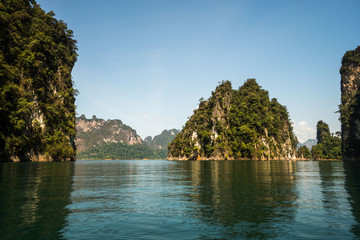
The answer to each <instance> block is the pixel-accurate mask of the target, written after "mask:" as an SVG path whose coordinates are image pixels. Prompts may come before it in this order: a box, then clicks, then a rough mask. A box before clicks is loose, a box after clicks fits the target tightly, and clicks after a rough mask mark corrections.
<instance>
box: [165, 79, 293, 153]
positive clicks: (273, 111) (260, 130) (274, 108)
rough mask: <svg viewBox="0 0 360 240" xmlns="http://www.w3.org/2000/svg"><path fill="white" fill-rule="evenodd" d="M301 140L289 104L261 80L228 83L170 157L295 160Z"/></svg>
mask: <svg viewBox="0 0 360 240" xmlns="http://www.w3.org/2000/svg"><path fill="white" fill-rule="evenodd" d="M295 154H296V138H295V136H294V134H293V132H292V126H291V123H290V121H289V117H288V112H287V110H286V107H284V106H282V105H280V104H279V103H278V102H277V100H276V99H272V100H271V101H270V99H269V96H268V92H267V91H265V90H263V89H261V87H260V86H259V85H258V84H257V83H256V81H255V79H249V80H248V81H247V82H245V83H244V85H243V86H242V87H240V88H239V90H233V89H232V88H231V83H230V82H229V81H226V82H222V83H221V84H220V85H219V86H218V87H217V88H216V90H215V92H213V93H212V96H211V97H210V98H209V99H208V100H206V101H203V100H200V104H199V107H198V109H196V110H194V114H193V115H192V116H191V117H190V119H189V120H188V121H187V122H186V124H185V127H184V128H183V129H182V131H181V132H180V133H179V134H178V135H177V136H176V138H175V139H174V141H172V142H171V144H170V145H169V154H168V160H232V159H234V160H242V159H259V160H270V159H278V160H284V159H287V160H292V159H296V155H295Z"/></svg>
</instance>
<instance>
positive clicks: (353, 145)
mask: <svg viewBox="0 0 360 240" xmlns="http://www.w3.org/2000/svg"><path fill="white" fill-rule="evenodd" d="M341 64H342V66H341V68H340V74H341V105H340V114H341V133H342V134H341V138H342V153H343V159H344V160H359V161H360V147H359V146H360V89H359V88H360V47H357V48H356V49H355V50H352V51H347V52H346V53H345V55H344V56H343V59H342V62H341Z"/></svg>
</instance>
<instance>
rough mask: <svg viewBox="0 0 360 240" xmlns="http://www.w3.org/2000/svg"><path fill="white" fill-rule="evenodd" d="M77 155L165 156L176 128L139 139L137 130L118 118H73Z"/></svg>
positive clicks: (128, 157) (119, 157)
mask: <svg viewBox="0 0 360 240" xmlns="http://www.w3.org/2000/svg"><path fill="white" fill-rule="evenodd" d="M76 130H77V137H76V140H75V144H76V147H77V158H78V159H166V156H167V152H168V150H167V145H168V144H169V142H171V141H172V140H173V139H174V137H175V136H176V134H177V133H178V132H179V130H177V129H171V130H164V131H162V133H161V134H159V135H156V136H154V138H152V137H151V136H149V137H147V138H145V140H142V139H141V137H140V136H139V135H137V133H136V130H135V129H133V128H131V127H130V126H128V125H126V124H124V123H123V122H122V121H121V120H118V119H113V120H104V119H101V118H97V117H96V116H95V115H94V116H93V117H92V118H91V119H87V118H86V117H85V115H81V116H80V117H78V118H76Z"/></svg>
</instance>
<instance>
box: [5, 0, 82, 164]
mask: <svg viewBox="0 0 360 240" xmlns="http://www.w3.org/2000/svg"><path fill="white" fill-rule="evenodd" d="M53 16H54V14H53V13H52V12H50V13H45V12H44V11H43V10H42V9H41V8H40V7H39V5H37V4H36V2H35V1H34V0H31V1H30V0H27V1H26V0H4V1H2V2H1V3H0V36H1V37H0V76H1V81H0V146H1V147H0V159H1V160H2V161H8V160H9V159H10V158H12V157H18V158H20V160H21V161H28V160H29V159H30V157H31V156H32V155H39V154H43V155H46V156H49V157H50V158H52V159H57V160H61V159H64V158H70V159H72V160H74V159H75V150H74V146H73V145H71V143H70V142H71V140H73V137H74V136H75V94H76V90H74V88H73V83H72V80H71V70H72V68H73V66H74V64H75V61H76V58H77V54H76V50H77V48H76V45H75V44H76V41H75V40H73V35H72V31H71V30H68V29H67V26H66V24H65V23H64V22H62V21H58V20H57V19H55V18H54V17H53ZM59 132H61V134H59ZM51 145H53V147H51ZM55 145H57V146H55ZM59 146H63V147H64V149H63V150H62V151H60V150H59V149H57V148H59ZM70 148H71V149H70Z"/></svg>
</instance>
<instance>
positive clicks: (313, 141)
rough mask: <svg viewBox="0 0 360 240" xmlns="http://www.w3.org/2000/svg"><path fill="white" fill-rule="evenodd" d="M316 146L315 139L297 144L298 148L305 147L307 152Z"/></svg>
mask: <svg viewBox="0 0 360 240" xmlns="http://www.w3.org/2000/svg"><path fill="white" fill-rule="evenodd" d="M316 144H317V140H316V139H308V140H306V142H304V143H298V145H297V146H298V147H301V146H306V147H307V148H308V149H309V150H311V148H312V147H313V146H314V145H316Z"/></svg>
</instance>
